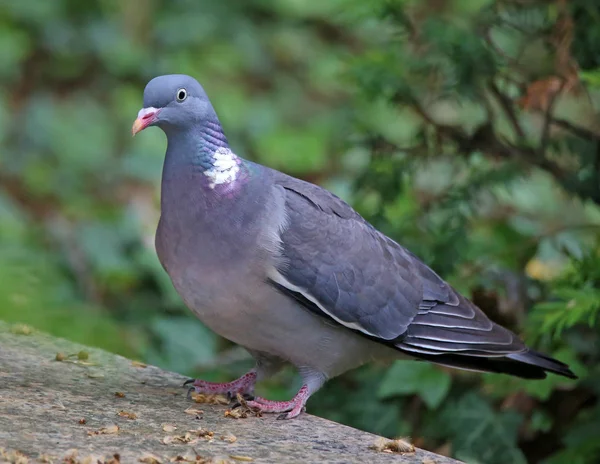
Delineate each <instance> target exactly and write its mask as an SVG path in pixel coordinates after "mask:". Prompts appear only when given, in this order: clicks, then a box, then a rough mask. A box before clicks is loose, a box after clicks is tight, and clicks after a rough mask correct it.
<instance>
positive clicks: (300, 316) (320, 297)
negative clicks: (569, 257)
mask: <svg viewBox="0 0 600 464" xmlns="http://www.w3.org/2000/svg"><path fill="white" fill-rule="evenodd" d="M151 126H157V127H159V128H160V129H162V130H163V132H164V133H165V134H166V137H167V150H166V154H165V159H164V166H163V172H162V180H161V202H160V203H161V204H160V206H161V216H160V220H159V223H158V228H157V232H156V239H155V245H156V251H157V254H158V257H159V259H160V262H161V264H162V266H163V268H164V269H165V271H166V272H167V273H168V275H169V276H170V279H171V281H172V283H173V286H174V287H175V289H176V290H177V292H178V293H179V295H180V296H181V298H182V299H183V301H184V302H185V304H186V305H187V306H188V307H189V308H190V309H191V311H192V312H193V313H194V314H195V315H196V316H197V317H198V318H199V319H200V320H201V321H202V323H203V324H204V325H206V326H207V327H208V328H210V329H211V330H212V331H214V332H216V333H217V334H219V335H220V336H222V337H224V338H226V339H228V340H230V341H231V342H233V343H235V344H238V345H240V346H242V347H244V348H245V349H246V350H247V351H248V352H249V353H250V355H251V356H252V357H253V358H254V360H255V362H256V364H255V367H254V368H253V369H252V370H250V371H249V372H248V373H246V374H244V375H243V376H242V377H240V378H239V379H237V380H234V381H232V382H227V383H213V382H207V381H204V380H200V379H197V380H196V379H191V380H190V381H188V382H186V384H188V383H191V384H192V387H191V388H192V389H194V390H195V391H196V392H198V393H204V394H227V395H228V396H229V397H230V398H235V397H236V396H237V395H238V394H239V395H242V396H245V397H247V398H249V400H248V401H247V405H248V406H249V407H250V408H254V409H256V410H259V411H261V412H265V413H278V414H281V415H280V416H279V417H280V418H282V419H291V418H294V417H296V416H298V415H299V414H301V413H302V412H303V411H304V410H305V405H306V402H307V400H308V399H309V397H310V396H311V395H312V394H314V393H315V392H316V391H317V390H319V388H320V387H321V386H322V385H323V384H324V383H325V382H326V381H327V380H328V379H331V378H333V377H335V376H338V375H340V374H342V373H344V372H346V371H348V370H351V369H354V368H356V367H359V366H361V365H363V364H365V363H368V362H370V361H384V362H391V361H393V360H396V359H413V360H416V361H429V362H432V363H435V364H439V365H443V366H449V367H454V368H459V369H466V370H473V371H480V372H496V373H503V374H509V375H512V376H516V377H521V378H525V379H543V378H545V377H546V373H547V372H551V373H554V374H558V375H561V376H565V377H568V378H572V379H574V378H576V376H575V375H574V374H573V372H572V371H571V370H570V369H569V367H568V366H567V365H566V364H564V363H562V362H560V361H557V360H555V359H553V358H551V357H549V356H546V355H544V354H542V353H539V352H536V351H534V350H532V349H530V348H528V347H527V346H526V345H525V344H524V343H523V342H522V341H521V340H520V339H519V338H518V337H517V335H515V334H514V333H512V332H511V331H509V330H508V329H506V328H504V327H502V326H500V325H498V324H496V323H494V322H492V321H491V320H490V319H489V318H488V317H487V316H486V315H485V314H484V313H483V312H482V311H481V310H480V309H479V308H478V307H477V306H475V305H474V304H473V303H472V302H471V301H470V300H468V299H467V298H466V297H464V296H462V295H461V294H460V293H458V292H457V291H456V290H455V289H454V288H452V287H451V286H450V285H449V284H448V283H446V282H445V281H444V280H443V279H442V278H441V277H440V276H438V275H437V274H436V273H435V272H434V271H433V270H432V269H430V268H429V267H428V266H427V265H426V264H424V263H423V262H422V261H421V260H420V259H419V258H418V257H416V256H415V255H414V254H412V253H411V252H410V251H409V250H407V249H406V248H404V247H402V246H401V245H400V244H398V243H397V242H396V241H394V240H392V239H391V238H389V237H387V236H386V235H384V234H383V233H381V232H379V231H378V230H377V229H376V228H375V227H373V226H372V225H371V224H370V223H369V222H367V221H366V220H365V219H364V218H363V217H362V216H360V215H359V214H358V213H357V212H356V211H355V210H354V209H352V207H350V206H349V205H348V204H347V203H345V202H344V201H343V200H341V199H340V198H339V197H337V196H336V195H334V194H332V193H330V192H329V191H327V190H325V189H323V188H321V187H319V186H317V185H315V184H311V183H308V182H305V181H302V180H299V179H296V178H294V177H291V176H289V175H286V174H284V173H282V172H279V171H276V170H274V169H270V168H268V167H266V166H262V165H260V164H257V163H254V162H251V161H249V160H246V159H243V158H241V157H239V156H237V155H236V154H235V152H234V151H233V150H232V148H231V147H230V145H229V143H228V141H227V137H226V136H225V134H224V132H223V127H222V126H221V123H220V122H219V118H218V117H217V114H216V112H215V109H214V108H213V106H212V104H211V102H210V100H209V98H208V96H207V94H206V92H205V91H204V89H203V87H202V86H201V85H200V84H199V83H198V82H197V81H196V80H195V79H194V78H192V77H190V76H186V75H180V74H174V75H164V76H159V77H156V78H154V79H152V80H151V81H150V82H149V83H148V84H147V86H146V88H145V90H144V99H143V108H142V109H141V110H140V111H139V113H138V115H137V119H136V120H135V122H134V124H133V127H132V133H133V135H135V134H137V133H138V132H140V131H142V130H144V129H146V128H147V127H151ZM286 365H292V366H293V367H295V369H296V370H297V371H298V373H299V375H300V376H301V378H302V387H301V388H300V389H299V391H298V392H297V394H296V395H295V396H294V397H293V398H292V399H291V400H289V401H272V400H268V399H266V398H262V397H258V396H254V386H255V384H256V382H259V381H261V380H263V379H265V378H268V377H269V376H271V375H273V374H275V373H276V372H278V371H279V370H280V369H281V368H282V367H284V366H286Z"/></svg>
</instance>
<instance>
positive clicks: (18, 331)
mask: <svg viewBox="0 0 600 464" xmlns="http://www.w3.org/2000/svg"><path fill="white" fill-rule="evenodd" d="M10 331H11V333H13V334H15V335H31V334H32V333H33V328H32V327H31V326H28V325H27V324H15V325H13V326H12V327H11V328H10Z"/></svg>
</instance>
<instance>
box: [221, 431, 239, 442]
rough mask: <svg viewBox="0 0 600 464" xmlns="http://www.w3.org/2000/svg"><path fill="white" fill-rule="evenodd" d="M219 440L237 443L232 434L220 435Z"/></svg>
mask: <svg viewBox="0 0 600 464" xmlns="http://www.w3.org/2000/svg"><path fill="white" fill-rule="evenodd" d="M220 438H221V440H223V441H226V442H227V443H235V442H236V441H237V437H236V436H235V435H234V434H232V433H228V434H226V435H221V437H220Z"/></svg>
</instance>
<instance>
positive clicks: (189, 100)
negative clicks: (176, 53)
mask: <svg viewBox="0 0 600 464" xmlns="http://www.w3.org/2000/svg"><path fill="white" fill-rule="evenodd" d="M214 118H216V115H215V112H214V109H213V107H212V105H211V103H210V101H209V99H208V97H207V95H206V92H204V89H203V88H202V86H201V85H200V84H199V83H198V81H196V79H194V78H193V77H190V76H186V75H184V74H170V75H166V76H159V77H155V78H154V79H152V80H151V81H150V82H148V85H146V88H145V89H144V107H143V108H142V109H141V110H140V111H139V113H138V116H137V119H136V120H135V122H134V123H133V127H132V128H131V133H132V134H133V135H135V134H137V133H138V132H140V131H142V130H144V129H145V128H146V127H150V126H158V127H160V128H161V129H163V130H164V131H165V132H167V131H168V130H169V129H170V128H173V129H180V130H185V129H188V128H191V127H194V126H196V127H197V126H202V124H203V123H205V122H206V121H209V120H213V119H214Z"/></svg>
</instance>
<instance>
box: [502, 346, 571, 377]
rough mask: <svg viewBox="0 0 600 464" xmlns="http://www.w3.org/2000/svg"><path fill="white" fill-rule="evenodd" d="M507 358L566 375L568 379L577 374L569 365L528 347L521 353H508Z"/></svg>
mask: <svg viewBox="0 0 600 464" xmlns="http://www.w3.org/2000/svg"><path fill="white" fill-rule="evenodd" d="M507 358H509V359H512V360H514V361H517V362H520V363H523V364H525V365H528V366H535V367H537V368H538V369H543V370H544V371H547V372H552V373H554V374H557V375H562V376H563V377H568V378H570V379H576V378H577V376H576V375H575V374H574V373H573V371H571V369H569V366H568V365H566V364H565V363H563V362H560V361H558V360H556V359H554V358H551V357H550V356H546V355H545V354H542V353H539V352H537V351H534V350H532V349H529V350H527V351H524V352H522V353H515V354H510V355H508V356H507Z"/></svg>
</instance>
